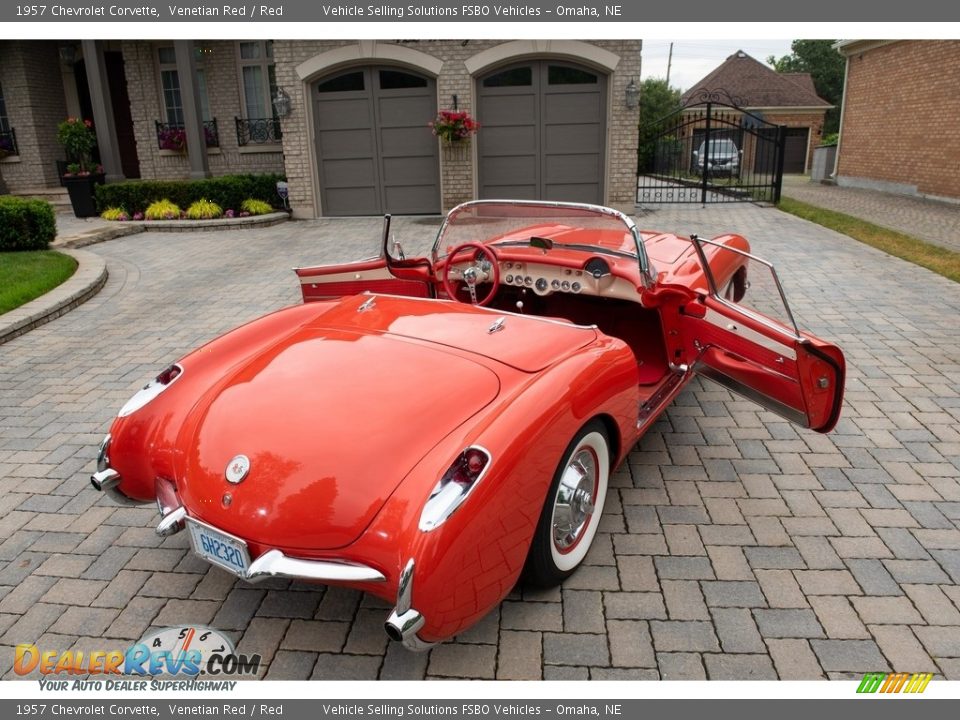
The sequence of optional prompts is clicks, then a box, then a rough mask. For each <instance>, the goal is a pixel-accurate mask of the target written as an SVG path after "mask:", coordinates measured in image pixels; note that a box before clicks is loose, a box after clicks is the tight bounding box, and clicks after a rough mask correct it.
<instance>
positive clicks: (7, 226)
mask: <svg viewBox="0 0 960 720" xmlns="http://www.w3.org/2000/svg"><path fill="white" fill-rule="evenodd" d="M56 236H57V220H56V216H55V215H54V214H53V206H52V205H51V204H50V203H48V202H46V201H45V200H28V199H26V198H18V197H12V196H9V195H5V196H0V251H5V250H44V249H46V247H47V245H49V244H50V243H51V242H53V239H54V238H55V237H56Z"/></svg>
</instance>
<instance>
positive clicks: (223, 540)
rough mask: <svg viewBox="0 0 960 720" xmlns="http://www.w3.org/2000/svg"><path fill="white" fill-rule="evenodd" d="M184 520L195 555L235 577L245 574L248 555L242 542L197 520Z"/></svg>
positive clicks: (248, 559) (245, 545)
mask: <svg viewBox="0 0 960 720" xmlns="http://www.w3.org/2000/svg"><path fill="white" fill-rule="evenodd" d="M186 520H187V527H188V528H189V530H190V544H191V545H192V546H193V551H194V552H195V553H196V554H197V555H199V556H200V557H202V558H203V559H204V560H206V561H207V562H209V563H212V564H214V565H216V566H217V567H222V568H223V569H224V570H228V571H230V572H232V573H233V574H235V575H243V574H244V573H246V570H247V568H248V567H250V553H249V551H248V550H247V544H246V543H245V542H244V541H243V540H241V539H240V538H238V537H234V536H233V535H229V534H227V533H225V532H223V531H222V530H217V529H216V528H213V527H210V526H209V525H207V524H206V523H202V522H200V521H199V520H194V519H193V518H187V519H186Z"/></svg>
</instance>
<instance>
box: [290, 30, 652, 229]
mask: <svg viewBox="0 0 960 720" xmlns="http://www.w3.org/2000/svg"><path fill="white" fill-rule="evenodd" d="M396 44H401V45H404V46H406V47H410V48H413V49H415V50H417V51H419V52H422V53H425V54H427V55H431V56H433V57H435V58H439V59H440V60H442V61H443V68H442V70H441V72H440V75H439V77H438V78H437V94H438V97H439V98H441V102H440V106H441V108H444V107H448V106H449V102H446V103H445V102H444V101H445V99H448V98H450V97H451V96H452V95H456V96H457V100H458V107H459V109H461V110H467V111H468V112H470V113H471V114H472V115H475V114H476V102H475V99H474V97H473V91H474V79H473V78H472V77H471V76H470V74H469V73H468V72H467V69H466V66H465V65H464V61H465V60H467V59H468V58H470V57H472V56H474V55H476V54H477V53H479V52H481V51H483V50H485V49H488V48H491V47H493V46H495V45H498V44H500V41H492V40H479V41H478V40H470V41H469V42H468V43H466V44H465V43H464V42H463V41H462V40H425V41H418V42H410V43H396ZM591 44H593V45H596V46H598V47H601V48H603V49H605V50H608V51H610V52H612V53H615V54H616V55H619V56H620V63H619V65H618V67H617V69H616V71H615V72H614V73H613V74H612V76H611V77H610V81H609V85H608V93H610V97H611V98H612V102H611V103H609V106H610V108H611V110H610V113H609V114H610V117H608V118H607V125H608V126H607V160H606V166H605V169H606V196H607V200H606V201H607V203H608V204H611V205H614V206H620V207H622V208H629V209H630V210H631V211H632V209H633V205H634V200H635V195H636V183H637V178H636V168H637V111H636V110H632V111H631V110H627V109H625V108H624V103H623V98H624V93H625V90H626V87H627V84H628V83H629V82H630V80H631V78H636V79H637V81H638V82H639V77H640V41H639V40H598V41H595V42H593V43H591ZM351 45H356V41H349V42H348V41H338V40H329V41H322V40H282V41H280V40H278V41H277V42H276V45H275V57H276V61H277V82H278V83H279V84H280V86H281V87H283V88H286V89H287V91H288V92H289V93H290V96H291V99H292V110H291V113H290V117H289V118H288V119H287V120H286V121H284V125H283V149H284V156H285V161H286V170H287V178H288V180H289V182H290V199H291V206H292V207H293V208H294V211H295V213H297V214H298V215H300V216H307V217H309V216H311V215H313V214H314V213H315V212H316V208H317V207H318V206H319V199H318V198H315V197H314V195H315V190H314V187H315V177H316V168H315V167H314V166H313V165H314V163H315V162H316V155H315V153H314V152H313V149H312V148H311V147H310V143H311V139H310V136H311V135H312V133H311V132H309V130H308V127H307V112H306V108H305V107H304V93H303V87H304V86H303V83H302V82H301V80H300V79H299V78H298V77H297V75H296V72H295V68H296V66H297V65H299V64H300V63H302V62H305V61H307V60H309V59H310V58H312V57H314V56H316V55H319V54H320V53H323V52H327V51H329V50H333V49H336V48H340V47H344V46H351ZM372 62H376V60H364V61H359V62H358V64H364V63H366V64H370V63H372ZM480 132H483V130H482V129H481V131H480ZM475 154H476V150H475V148H471V152H470V153H468V154H467V156H466V158H465V159H463V160H458V159H452V158H449V157H444V155H443V154H441V158H440V175H441V186H442V189H441V194H442V197H441V201H442V205H443V208H444V210H447V209H449V208H451V207H453V206H454V205H457V204H458V203H461V202H464V201H466V200H470V199H472V198H474V197H476V188H475V169H474V156H475Z"/></svg>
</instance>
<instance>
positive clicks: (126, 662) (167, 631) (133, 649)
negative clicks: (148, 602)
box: [13, 625, 261, 690]
mask: <svg viewBox="0 0 960 720" xmlns="http://www.w3.org/2000/svg"><path fill="white" fill-rule="evenodd" d="M260 661H261V658H260V655H238V654H237V652H236V650H235V648H234V646H233V643H232V642H231V641H230V639H229V638H228V637H225V636H224V635H223V634H221V633H220V632H219V631H217V630H214V629H213V628H209V627H204V626H202V625H200V626H197V625H183V626H177V627H168V628H163V629H161V630H157V631H155V632H152V633H149V634H147V635H146V636H144V637H143V638H142V639H141V640H140V641H139V642H137V643H134V644H133V645H131V646H130V647H128V648H127V649H126V650H119V649H112V650H111V649H106V650H93V651H87V652H84V651H82V650H75V651H71V650H66V651H59V650H49V649H46V648H39V647H37V645H36V644H34V643H23V644H20V645H17V646H16V648H14V661H13V669H14V672H15V673H16V674H17V675H28V674H30V673H34V672H39V673H40V674H41V675H42V676H44V678H43V679H41V681H40V682H41V687H42V688H43V689H49V690H66V689H82V690H86V689H93V690H100V689H106V690H145V689H147V683H146V681H137V680H119V679H113V678H112V677H111V676H118V675H127V676H141V677H142V676H151V677H154V678H155V677H158V676H163V677H169V676H172V677H180V678H187V679H191V680H192V679H194V678H197V677H198V676H219V677H224V676H226V677H236V676H244V675H248V676H249V675H256V673H257V671H258V670H259V668H260ZM65 675H66V676H78V675H86V676H107V677H105V678H103V679H101V678H100V677H88V678H87V679H85V680H79V679H78V680H74V681H73V682H70V681H68V680H54V679H53V678H50V677H49V676H59V677H62V676H65ZM174 683H176V681H174ZM234 684H235V683H222V685H229V686H231V687H224V688H217V687H213V686H214V685H217V683H212V682H209V681H207V682H205V683H204V685H205V687H204V689H232V685H234ZM181 685H182V681H181V683H180V685H177V684H171V683H170V681H160V680H154V681H152V682H151V684H150V689H154V690H155V689H189V688H186V687H181ZM98 686H99V687H98ZM207 686H209V687H207ZM197 689H199V688H197Z"/></svg>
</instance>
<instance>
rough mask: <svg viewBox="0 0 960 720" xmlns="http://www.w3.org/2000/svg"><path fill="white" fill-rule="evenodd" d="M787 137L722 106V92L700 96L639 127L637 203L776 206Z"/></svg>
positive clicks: (756, 117)
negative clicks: (727, 203) (670, 112)
mask: <svg viewBox="0 0 960 720" xmlns="http://www.w3.org/2000/svg"><path fill="white" fill-rule="evenodd" d="M723 95H724V96H725V97H726V99H729V100H731V101H732V98H730V96H728V95H726V94H725V93H724V94H723ZM785 137H786V129H785V128H784V127H783V126H780V125H774V124H773V123H769V122H767V121H766V120H764V119H763V117H762V116H761V115H759V114H756V113H752V112H748V111H747V110H745V109H743V108H742V107H739V106H738V105H735V104H732V102H723V101H722V100H721V94H720V93H706V94H702V95H701V96H698V98H697V100H696V102H694V103H692V104H689V105H687V106H685V107H683V108H682V109H681V110H679V111H677V112H675V113H672V114H670V115H668V116H667V117H664V118H660V119H659V120H656V121H654V122H651V123H647V124H646V125H643V126H641V128H640V142H639V146H638V151H637V202H638V203H639V204H641V205H642V204H657V203H701V204H707V203H723V202H766V203H774V204H776V203H777V202H779V201H780V190H781V187H782V183H783V148H784V142H785Z"/></svg>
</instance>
